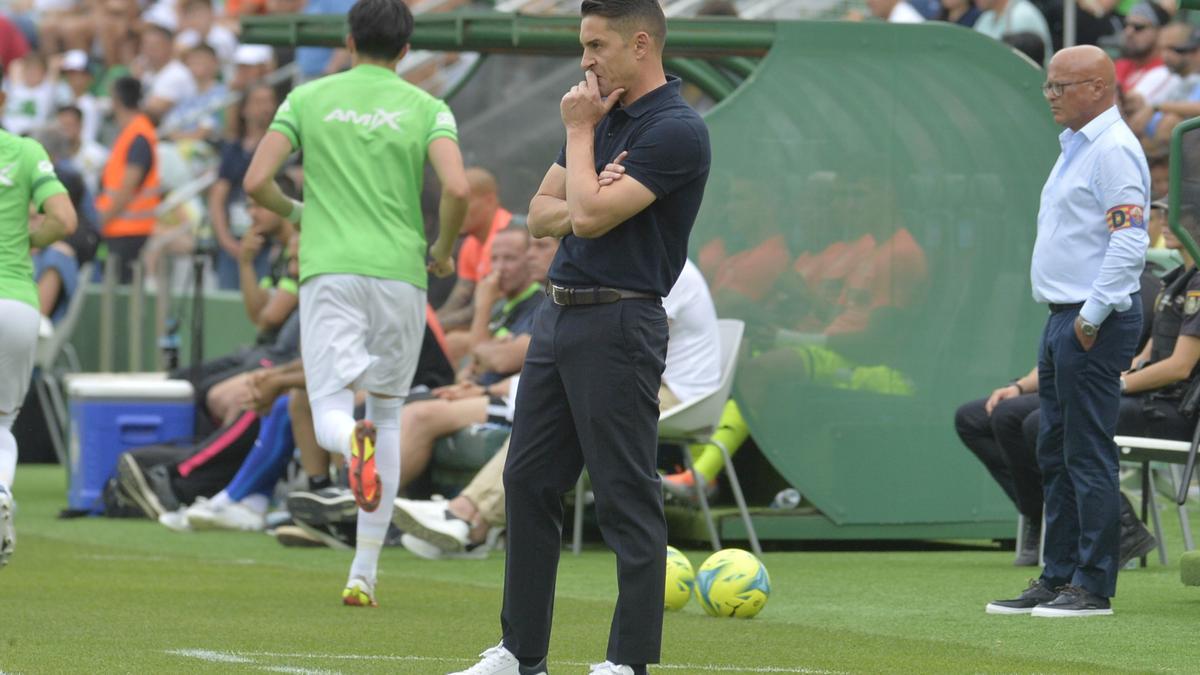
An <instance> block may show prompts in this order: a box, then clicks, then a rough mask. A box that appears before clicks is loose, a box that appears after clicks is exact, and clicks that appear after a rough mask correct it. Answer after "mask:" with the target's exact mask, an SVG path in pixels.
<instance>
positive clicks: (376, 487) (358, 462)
mask: <svg viewBox="0 0 1200 675" xmlns="http://www.w3.org/2000/svg"><path fill="white" fill-rule="evenodd" d="M350 491H351V492H353V493H354V501H355V503H357V504H358V507H359V508H360V509H362V510H363V511H367V512H368V513H369V512H371V511H374V510H375V509H377V508H379V499H380V497H381V495H382V494H383V486H382V485H380V482H379V474H378V473H376V472H375V425H374V424H372V423H371V421H370V420H359V421H358V422H356V423H355V425H354V435H353V436H351V437H350Z"/></svg>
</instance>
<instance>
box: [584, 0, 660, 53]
mask: <svg viewBox="0 0 1200 675" xmlns="http://www.w3.org/2000/svg"><path fill="white" fill-rule="evenodd" d="M579 13H580V15H581V16H584V17H588V16H600V17H604V18H605V19H608V20H609V21H610V22H612V23H614V24H617V25H616V26H614V27H615V28H617V30H618V32H620V33H622V34H625V35H630V34H632V33H634V32H635V31H638V30H644V31H646V32H647V33H649V34H650V36H651V37H653V38H654V39H655V40H656V41H657V42H658V44H659V46H660V47H661V46H662V45H663V43H665V42H666V39H667V17H666V15H665V14H663V10H662V6H661V5H659V4H658V0H583V3H582V4H581V5H580V6H579Z"/></svg>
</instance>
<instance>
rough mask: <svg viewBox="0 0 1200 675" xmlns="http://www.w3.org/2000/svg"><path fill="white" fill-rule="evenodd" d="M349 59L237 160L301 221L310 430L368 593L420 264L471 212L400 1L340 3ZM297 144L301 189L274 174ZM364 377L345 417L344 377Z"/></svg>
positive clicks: (357, 601) (354, 383)
mask: <svg viewBox="0 0 1200 675" xmlns="http://www.w3.org/2000/svg"><path fill="white" fill-rule="evenodd" d="M348 22H349V25H350V35H349V36H348V37H347V38H346V48H347V49H348V50H349V52H350V54H351V56H352V57H353V64H354V66H353V67H352V68H351V69H350V70H349V71H347V72H344V73H340V74H338V75H331V76H328V77H324V78H321V79H319V80H316V81H314V82H310V83H308V84H305V85H303V86H301V87H298V88H296V89H295V90H294V91H293V92H292V93H291V94H290V95H289V96H288V97H287V100H286V101H284V103H283V105H281V106H280V107H279V110H278V111H277V112H276V114H275V121H274V122H272V123H271V126H270V130H269V131H268V132H267V135H266V136H265V137H264V138H263V140H262V142H261V143H260V144H259V146H258V150H257V151H256V152H255V154H254V159H253V160H252V161H251V163H250V168H249V169H248V170H247V171H246V178H245V188H246V193H247V194H249V195H250V196H251V197H252V198H253V199H254V200H255V201H256V202H258V203H259V204H261V205H263V206H265V207H266V208H268V209H270V210H272V211H274V212H275V213H278V214H280V215H282V216H284V217H285V218H287V219H288V220H289V221H291V222H293V223H297V224H299V225H300V323H301V333H300V347H301V355H302V357H303V360H304V373H305V377H306V379H307V382H308V398H309V402H310V403H311V404H312V412H313V423H314V425H315V426H316V433H317V441H318V442H319V443H320V445H321V447H323V448H325V449H326V450H329V451H331V452H340V453H342V454H343V455H345V456H346V457H347V458H348V459H349V461H350V487H351V489H352V490H353V491H354V497H355V501H356V502H357V503H358V506H359V515H358V533H357V551H356V553H355V556H354V562H353V564H352V565H351V567H350V578H349V581H348V582H347V584H346V589H345V590H344V591H343V592H342V600H343V602H344V603H345V604H348V605H367V606H374V605H375V604H376V603H375V576H376V568H377V565H378V561H379V549H380V547H381V546H382V545H383V539H384V536H385V534H386V533H387V528H388V523H389V522H390V521H391V516H392V506H393V501H394V500H395V497H396V492H397V489H398V487H399V482H400V406H401V404H402V403H403V401H404V397H405V396H406V395H407V394H408V387H409V383H410V382H411V380H412V377H413V372H414V370H415V369H416V364H417V357H418V355H419V353H420V351H421V338H422V336H423V334H424V330H425V288H426V285H427V281H428V273H430V272H432V273H433V274H436V275H438V276H448V275H450V274H452V273H453V272H454V261H453V259H452V258H451V254H452V252H453V247H454V241H455V239H456V238H457V237H458V231H459V228H461V227H462V222H463V218H464V217H465V215H466V211H467V195H468V191H469V187H468V184H467V177H466V171H465V169H464V168H463V160H462V154H461V152H460V151H459V148H458V130H457V127H456V125H455V122H454V114H453V113H451V112H450V108H449V107H448V106H447V105H446V103H445V102H443V101H440V100H438V99H436V98H434V97H432V96H430V95H429V94H426V93H425V92H424V91H422V90H421V89H418V88H417V87H415V86H413V85H411V84H409V83H408V82H405V81H404V80H403V79H401V78H400V77H398V76H397V75H396V64H397V63H398V62H399V61H400V59H401V58H403V57H404V55H405V53H406V52H407V51H408V38H409V36H410V35H411V34H412V29H413V17H412V14H411V13H410V12H409V10H408V7H406V6H405V5H404V3H403V2H401V0H359V1H358V2H357V3H356V4H355V5H354V7H352V8H351V9H350V13H349V15H348ZM297 150H303V151H304V160H303V161H304V202H303V203H300V202H295V201H292V200H291V199H288V198H287V197H285V196H284V195H283V193H282V192H281V191H280V189H279V187H278V186H277V185H276V184H275V181H274V176H275V174H276V173H277V172H278V171H279V168H280V166H282V165H283V163H284V161H285V160H286V159H287V157H288V155H290V154H291V153H292V152H293V151H297ZM426 159H428V161H429V162H430V163H431V164H432V165H433V168H434V171H435V172H436V173H437V176H438V179H439V181H440V182H441V186H442V197H441V206H440V211H439V216H440V221H441V222H440V225H441V230H440V233H439V235H438V239H437V241H436V242H434V244H433V246H431V247H430V248H429V254H430V256H431V257H432V258H433V261H432V262H431V263H429V264H428V266H427V265H426V263H425V260H426V257H425V254H426V248H425V235H424V220H423V218H422V215H421V204H420V193H421V184H422V180H423V177H424V169H425V162H426ZM355 389H365V390H366V391H367V392H368V397H367V415H366V419H365V420H363V421H361V422H358V423H357V424H355V422H354V418H353V417H352V414H353V409H354V399H353V390H355Z"/></svg>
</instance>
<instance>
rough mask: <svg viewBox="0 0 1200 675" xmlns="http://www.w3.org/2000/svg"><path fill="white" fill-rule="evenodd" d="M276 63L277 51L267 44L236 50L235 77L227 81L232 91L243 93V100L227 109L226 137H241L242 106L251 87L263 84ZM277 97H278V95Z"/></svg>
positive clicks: (234, 57)
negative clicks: (263, 80) (273, 50)
mask: <svg viewBox="0 0 1200 675" xmlns="http://www.w3.org/2000/svg"><path fill="white" fill-rule="evenodd" d="M274 65H275V53H274V52H272V51H271V48H270V47H268V46H266V45H239V46H238V48H237V49H236V50H234V52H233V77H232V78H231V79H229V80H228V81H227V83H228V85H229V91H230V92H232V93H239V94H242V97H243V102H242V103H234V104H232V105H230V106H229V107H228V108H226V109H225V138H227V139H235V138H241V135H242V119H241V117H242V114H243V113H242V107H241V106H242V105H244V100H245V98H247V97H249V95H250V89H251V87H254V86H255V85H259V84H261V81H262V79H263V78H264V77H266V76H267V74H268V73H270V72H271V70H272V69H273V68H274ZM275 98H276V99H278V95H277V96H276V97H275ZM272 112H273V110H272Z"/></svg>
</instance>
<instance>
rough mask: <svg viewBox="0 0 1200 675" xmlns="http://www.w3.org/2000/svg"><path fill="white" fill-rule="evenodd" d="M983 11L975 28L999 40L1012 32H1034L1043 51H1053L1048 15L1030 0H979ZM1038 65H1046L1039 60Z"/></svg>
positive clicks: (1045, 52)
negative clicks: (1043, 14)
mask: <svg viewBox="0 0 1200 675" xmlns="http://www.w3.org/2000/svg"><path fill="white" fill-rule="evenodd" d="M975 4H976V6H978V7H979V9H981V10H983V13H982V14H980V15H979V19H978V20H977V21H976V22H975V30H977V31H979V32H980V33H983V34H984V35H987V36H988V37H991V38H994V39H996V40H999V39H1001V38H1003V37H1004V36H1005V35H1008V34H1010V33H1033V34H1034V35H1037V36H1038V37H1039V38H1040V39H1041V41H1042V53H1043V54H1050V53H1052V52H1053V48H1052V45H1053V44H1054V43H1053V41H1052V40H1051V39H1050V27H1049V26H1047V25H1046V17H1044V16H1042V13H1041V11H1039V10H1038V8H1037V7H1034V6H1033V3H1031V2H1029V0H977V2H976V3H975ZM1038 65H1044V62H1043V61H1039V62H1038Z"/></svg>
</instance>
